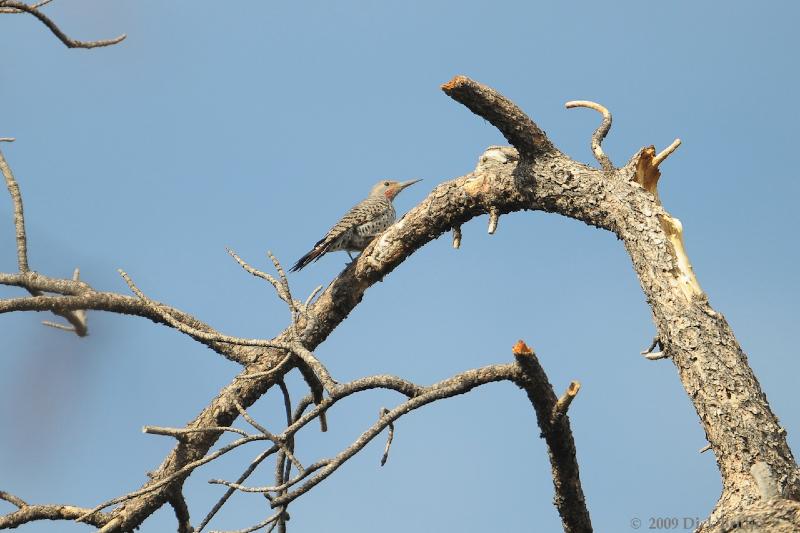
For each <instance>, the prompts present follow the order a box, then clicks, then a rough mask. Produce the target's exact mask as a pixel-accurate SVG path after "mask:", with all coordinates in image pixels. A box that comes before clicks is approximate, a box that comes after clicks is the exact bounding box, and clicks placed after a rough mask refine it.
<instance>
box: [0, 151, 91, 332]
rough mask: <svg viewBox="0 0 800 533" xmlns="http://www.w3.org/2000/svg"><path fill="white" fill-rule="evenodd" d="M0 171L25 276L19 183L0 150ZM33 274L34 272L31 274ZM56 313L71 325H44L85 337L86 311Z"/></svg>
mask: <svg viewBox="0 0 800 533" xmlns="http://www.w3.org/2000/svg"><path fill="white" fill-rule="evenodd" d="M0 171H2V173H3V176H4V177H5V180H6V187H7V188H8V192H9V194H10V195H11V201H12V203H13V204H14V228H15V232H16V239H17V266H18V268H19V272H20V275H21V276H22V277H23V278H27V277H28V276H29V275H30V274H32V273H31V272H30V267H29V265H28V239H27V236H26V232H25V215H24V210H23V207H22V194H21V193H20V190H19V184H18V183H17V180H16V179H15V178H14V173H13V172H12V171H11V167H10V166H9V165H8V162H7V161H6V159H5V157H4V156H3V153H2V152H1V151H0ZM33 275H35V274H33ZM79 277H80V271H79V270H78V269H75V272H74V273H73V276H72V279H73V281H75V282H79V281H80V279H79ZM26 289H27V290H28V292H29V293H30V294H31V296H37V297H38V296H41V295H42V292H41V291H39V290H35V289H31V288H28V287H26ZM53 312H54V313H55V314H56V315H59V316H62V317H64V318H65V319H66V320H67V321H68V322H69V323H70V324H71V325H72V327H71V328H69V327H67V326H58V325H56V324H55V323H54V322H49V321H48V322H47V323H46V324H45V325H48V326H51V327H56V328H59V329H64V330H66V331H73V332H75V333H76V334H77V335H78V336H79V337H85V336H86V335H87V334H88V333H89V330H88V326H87V323H86V312H85V311H84V310H81V309H76V310H72V311H55V310H54V311H53Z"/></svg>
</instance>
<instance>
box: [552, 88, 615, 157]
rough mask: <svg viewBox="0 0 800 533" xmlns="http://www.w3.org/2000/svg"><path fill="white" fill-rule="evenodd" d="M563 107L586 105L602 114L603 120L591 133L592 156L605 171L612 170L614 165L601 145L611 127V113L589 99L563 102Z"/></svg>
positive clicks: (570, 107)
mask: <svg viewBox="0 0 800 533" xmlns="http://www.w3.org/2000/svg"><path fill="white" fill-rule="evenodd" d="M564 107H566V108H567V109H572V108H573V107H586V108H589V109H594V110H595V111H597V112H598V113H600V114H601V115H603V122H601V123H600V126H598V127H597V129H596V130H594V134H592V153H593V154H594V158H595V159H597V162H598V163H600V166H601V167H603V170H605V171H606V172H611V171H613V170H614V165H613V164H612V163H611V159H609V158H608V156H607V155H606V154H605V152H603V148H602V146H601V144H602V143H603V139H605V138H606V135H608V131H609V130H610V129H611V113H609V111H608V109H606V108H605V107H604V106H602V105H600V104H598V103H597V102H591V101H589V100H572V101H570V102H567V103H566V104H564Z"/></svg>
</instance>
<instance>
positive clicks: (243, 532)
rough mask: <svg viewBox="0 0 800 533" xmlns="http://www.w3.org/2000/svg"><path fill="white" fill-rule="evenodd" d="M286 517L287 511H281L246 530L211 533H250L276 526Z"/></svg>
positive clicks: (213, 532) (214, 532) (215, 532)
mask: <svg viewBox="0 0 800 533" xmlns="http://www.w3.org/2000/svg"><path fill="white" fill-rule="evenodd" d="M284 515H286V511H285V510H284V509H280V510H279V511H278V512H277V513H275V514H274V515H272V516H270V517H269V518H267V519H266V520H264V521H263V522H259V523H258V524H256V525H254V526H250V527H246V528H244V529H237V530H235V531H212V532H211V533H250V532H251V531H258V530H259V529H261V528H264V527H267V526H268V525H270V524H274V523H275V522H276V521H277V520H278V519H280V518H281V517H282V516H284ZM198 531H199V530H198ZM270 531H272V529H270Z"/></svg>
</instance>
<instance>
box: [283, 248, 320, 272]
mask: <svg viewBox="0 0 800 533" xmlns="http://www.w3.org/2000/svg"><path fill="white" fill-rule="evenodd" d="M327 248H328V247H327V246H325V245H324V244H323V243H322V242H318V243H317V244H316V246H314V248H312V249H311V251H310V252H308V253H307V254H306V255H304V256H303V257H301V258H300V259H298V260H297V263H295V264H294V266H293V267H292V268H290V269H289V272H297V271H299V270H301V269H303V268H304V267H305V266H307V265H308V264H309V263H311V262H312V261H316V260H317V259H319V258H320V257H322V254H324V253H325V251H326V250H327Z"/></svg>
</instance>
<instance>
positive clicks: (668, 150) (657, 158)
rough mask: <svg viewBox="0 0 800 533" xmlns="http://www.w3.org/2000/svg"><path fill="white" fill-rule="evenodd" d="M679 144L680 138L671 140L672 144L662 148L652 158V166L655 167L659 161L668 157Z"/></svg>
mask: <svg viewBox="0 0 800 533" xmlns="http://www.w3.org/2000/svg"><path fill="white" fill-rule="evenodd" d="M680 145H681V140H680V139H675V140H674V141H672V144H670V145H669V146H667V147H666V148H664V149H663V150H662V151H661V152H659V154H658V155H657V156H655V157H654V158H653V166H654V167H657V166H659V165H660V164H661V163H663V162H664V160H665V159H666V158H668V157H669V156H670V154H671V153H672V152H674V151H675V150H676V149H677V148H678V146H680Z"/></svg>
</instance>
